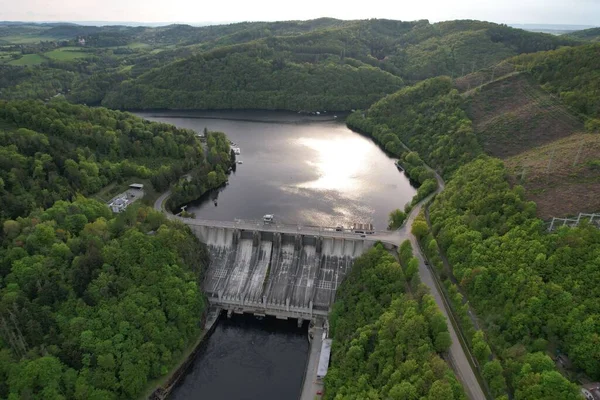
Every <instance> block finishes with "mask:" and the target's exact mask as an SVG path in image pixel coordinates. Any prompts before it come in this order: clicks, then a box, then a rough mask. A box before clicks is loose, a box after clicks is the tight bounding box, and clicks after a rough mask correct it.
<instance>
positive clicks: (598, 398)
mask: <svg viewBox="0 0 600 400" xmlns="http://www.w3.org/2000/svg"><path fill="white" fill-rule="evenodd" d="M581 394H583V396H584V397H585V398H586V399H587V400H600V382H593V383H586V384H585V385H583V386H582V387H581Z"/></svg>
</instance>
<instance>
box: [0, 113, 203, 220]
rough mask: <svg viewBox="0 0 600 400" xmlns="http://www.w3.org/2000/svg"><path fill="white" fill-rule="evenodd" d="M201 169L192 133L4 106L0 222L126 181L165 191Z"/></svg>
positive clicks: (123, 119)
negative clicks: (146, 183)
mask: <svg viewBox="0 0 600 400" xmlns="http://www.w3.org/2000/svg"><path fill="white" fill-rule="evenodd" d="M203 163H204V158H203V150H202V148H201V146H200V143H199V142H198V141H197V139H196V138H195V136H194V133H193V132H191V131H189V130H185V129H177V128H175V127H173V126H170V125H166V124H158V123H150V122H148V121H144V120H142V119H140V118H137V117H135V116H133V115H131V114H129V113H121V112H118V111H111V110H107V109H104V108H89V107H85V106H79V105H73V104H69V103H67V102H64V101H57V102H51V103H49V104H44V103H42V102H36V101H13V102H4V101H0V220H4V219H6V218H17V217H18V216H23V215H27V214H28V213H29V212H31V211H32V210H34V209H37V208H39V207H50V206H51V205H52V204H53V203H54V202H56V201H58V200H67V199H71V198H73V196H74V195H75V194H77V193H80V194H84V195H90V194H94V193H96V192H98V191H99V190H100V189H101V188H102V187H104V186H106V185H107V184H109V183H110V182H114V181H121V180H123V179H126V178H128V177H137V178H139V179H142V178H143V179H150V180H152V181H153V182H154V183H155V184H156V186H157V187H156V188H157V189H158V190H164V189H165V188H166V187H167V186H168V185H169V183H170V182H173V181H176V180H177V179H179V177H180V176H181V175H183V174H184V173H185V172H186V171H189V170H190V169H193V168H195V167H198V166H201V165H203Z"/></svg>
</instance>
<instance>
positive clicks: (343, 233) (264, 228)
mask: <svg viewBox="0 0 600 400" xmlns="http://www.w3.org/2000/svg"><path fill="white" fill-rule="evenodd" d="M172 218H175V219H178V220H180V221H181V222H183V223H184V224H186V225H194V226H207V227H212V228H230V229H241V230H256V231H261V232H280V233H289V234H302V235H318V236H328V237H335V238H353V237H358V236H360V235H362V234H365V236H364V237H365V238H367V239H368V238H372V240H374V241H375V240H382V239H383V240H384V241H385V238H388V237H389V238H390V239H392V238H395V237H398V236H399V234H398V232H397V231H380V230H372V231H369V232H365V231H363V230H356V231H355V230H353V229H349V228H343V229H341V230H340V229H339V228H336V227H328V226H317V225H307V224H300V223H298V224H282V223H265V222H263V221H260V220H245V219H237V218H236V219H234V220H233V221H215V220H206V219H195V218H181V217H176V216H173V217H172ZM363 232H364V233H363Z"/></svg>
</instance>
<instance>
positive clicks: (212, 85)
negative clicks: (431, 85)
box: [103, 20, 574, 110]
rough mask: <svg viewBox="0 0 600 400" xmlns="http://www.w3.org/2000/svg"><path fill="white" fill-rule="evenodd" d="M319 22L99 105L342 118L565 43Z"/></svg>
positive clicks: (426, 26)
mask: <svg viewBox="0 0 600 400" xmlns="http://www.w3.org/2000/svg"><path fill="white" fill-rule="evenodd" d="M329 22H331V23H330V24H329V25H326V26H325V27H321V28H319V29H313V30H311V31H309V32H306V33H298V32H293V31H288V32H286V34H284V35H281V36H268V37H263V38H258V39H255V40H253V41H247V42H248V43H243V42H245V41H246V39H248V38H249V36H245V35H242V36H239V37H235V35H233V34H232V36H231V37H230V39H231V40H229V41H228V42H227V43H228V44H231V43H237V44H233V45H230V46H217V43H219V44H222V43H224V42H223V39H222V38H220V39H218V40H216V41H215V42H213V43H212V44H210V45H209V44H206V43H204V44H202V45H200V46H199V47H197V48H196V50H195V51H196V52H200V54H199V55H197V56H193V57H189V58H186V59H184V60H181V61H176V62H174V63H172V64H168V65H166V66H164V67H160V68H155V69H152V70H149V71H148V72H146V73H144V74H142V75H140V76H138V77H136V78H134V79H132V80H130V81H126V82H123V83H122V84H120V85H119V86H117V87H116V88H115V89H114V90H112V91H109V93H108V95H107V96H106V97H105V99H104V101H103V105H105V106H108V107H113V108H173V109H214V108H224V109H230V108H233V109H235V108H265V109H276V108H279V109H289V110H323V109H330V110H331V109H334V110H349V109H352V108H358V107H367V106H368V105H370V104H372V103H373V102H374V101H376V100H377V99H379V98H381V97H383V95H385V94H388V93H391V92H393V91H395V90H397V89H398V88H399V87H400V86H401V84H402V81H403V80H404V81H417V80H421V79H426V78H430V77H434V76H439V75H450V76H457V75H464V74H467V73H469V72H470V71H471V70H472V69H475V68H476V69H479V68H482V67H486V66H488V65H493V64H495V63H498V62H500V61H501V60H503V59H505V58H507V57H511V56H514V55H517V54H521V53H523V52H530V51H538V50H546V49H554V48H556V47H558V46H560V45H563V44H570V43H574V42H572V41H569V40H567V39H561V38H556V37H553V36H550V35H543V34H536V33H531V32H525V31H521V30H517V29H513V28H509V27H507V26H503V25H497V24H491V23H486V22H478V21H452V22H444V23H439V24H430V23H429V22H427V21H415V22H402V21H391V20H368V21H349V22H346V23H337V24H334V23H333V22H332V21H329ZM229 28H230V29H231V27H229ZM181 29H183V28H181ZM215 29H217V28H215ZM219 29H225V28H219ZM234 37H235V38H234ZM206 49H212V50H210V51H208V52H203V50H206ZM132 71H134V72H135V71H136V67H135V66H134V67H133V70H132ZM384 71H385V72H384ZM392 75H394V76H392Z"/></svg>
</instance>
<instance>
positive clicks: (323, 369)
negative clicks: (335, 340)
mask: <svg viewBox="0 0 600 400" xmlns="http://www.w3.org/2000/svg"><path fill="white" fill-rule="evenodd" d="M331 342H332V339H323V343H322V344H321V354H320V355H319V365H318V366H317V380H319V381H322V380H323V378H325V375H327V370H328V369H329V358H330V357H331Z"/></svg>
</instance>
